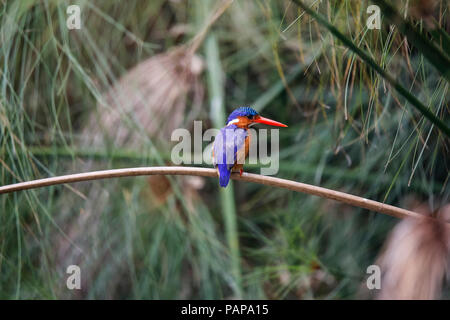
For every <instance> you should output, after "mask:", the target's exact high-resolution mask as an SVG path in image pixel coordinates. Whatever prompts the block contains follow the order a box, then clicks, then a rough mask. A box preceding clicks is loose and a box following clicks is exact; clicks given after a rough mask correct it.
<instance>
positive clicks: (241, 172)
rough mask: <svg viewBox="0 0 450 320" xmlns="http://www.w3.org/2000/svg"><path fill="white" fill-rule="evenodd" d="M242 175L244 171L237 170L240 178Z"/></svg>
mask: <svg viewBox="0 0 450 320" xmlns="http://www.w3.org/2000/svg"><path fill="white" fill-rule="evenodd" d="M243 173H244V169H240V170H239V176H241V177H242V174H243Z"/></svg>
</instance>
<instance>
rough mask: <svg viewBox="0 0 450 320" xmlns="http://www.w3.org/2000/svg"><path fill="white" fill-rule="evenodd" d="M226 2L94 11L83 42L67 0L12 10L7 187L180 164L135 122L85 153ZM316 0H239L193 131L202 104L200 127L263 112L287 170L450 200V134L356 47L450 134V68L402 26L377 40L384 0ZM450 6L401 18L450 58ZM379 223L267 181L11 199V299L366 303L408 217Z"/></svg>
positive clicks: (4, 69) (7, 28)
mask: <svg viewBox="0 0 450 320" xmlns="http://www.w3.org/2000/svg"><path fill="white" fill-rule="evenodd" d="M215 3H216V2H215V1H211V3H210V6H209V9H206V10H207V12H203V13H202V14H199V12H198V8H197V6H192V5H191V4H190V2H177V1H162V0H157V1H150V2H145V1H137V0H136V1H134V0H131V1H127V4H126V5H124V4H123V2H121V1H106V0H104V1H103V0H102V1H95V2H90V1H79V2H78V4H79V5H80V6H81V12H82V29H81V30H72V31H69V30H68V29H67V27H66V24H65V19H66V17H67V14H66V7H67V6H68V5H69V4H73V3H71V2H69V1H52V0H46V1H37V0H36V1H34V0H30V1H1V2H0V65H1V69H0V184H2V185H4V184H9V183H14V182H19V181H26V180H31V179H35V178H40V177H47V176H52V175H58V174H67V173H72V172H78V171H83V170H85V169H86V168H88V167H89V166H96V167H99V168H104V169H107V168H117V167H130V166H138V165H162V164H166V163H167V162H169V161H170V152H171V145H170V143H169V142H168V141H165V140H161V138H159V137H156V136H153V135H152V134H151V133H149V131H147V130H146V127H145V126H143V125H142V123H140V119H139V118H136V117H133V115H132V114H131V115H130V114H126V113H123V114H121V117H122V118H121V119H122V120H123V121H122V122H121V123H120V127H119V128H117V130H119V129H126V130H129V131H130V132H133V133H135V134H136V136H137V137H138V141H135V144H134V145H131V144H130V145H117V144H115V143H114V141H110V140H108V139H106V140H105V141H104V142H103V145H100V146H98V145H96V146H87V145H84V144H83V143H82V141H83V139H84V138H85V137H86V135H87V136H89V134H90V133H89V131H88V132H86V127H87V124H88V120H89V119H91V117H92V116H93V115H95V114H97V115H98V116H99V117H102V116H106V115H107V114H109V113H111V112H115V111H117V110H116V109H114V108H115V107H114V106H111V105H104V104H102V103H101V102H102V101H103V102H104V100H105V98H104V96H105V92H107V91H108V90H109V89H110V88H111V87H113V85H114V84H115V83H117V82H118V80H119V78H120V77H121V76H122V75H124V74H126V73H127V71H128V70H130V69H131V68H132V67H133V66H135V65H137V64H138V63H140V62H141V61H143V60H144V59H148V58H151V57H154V56H155V55H157V54H164V53H166V52H168V51H170V49H171V48H173V47H174V46H177V45H180V44H183V43H187V42H188V41H189V40H190V39H192V38H193V37H194V36H195V35H196V33H197V32H198V30H199V26H200V25H201V24H202V22H203V21H204V20H203V19H204V17H205V15H206V14H207V13H209V12H210V10H212V9H211V8H212V7H214V4H215ZM304 3H305V5H306V6H308V7H311V8H312V9H311V10H312V11H311V12H310V13H313V15H310V14H308V13H306V14H305V13H304V11H303V10H299V9H298V7H297V6H296V5H295V4H294V3H292V2H291V1H287V0H286V1H269V0H259V1H234V3H233V4H232V6H231V7H230V8H229V9H228V11H227V12H226V13H225V14H224V15H223V16H222V17H221V18H220V19H219V20H218V21H217V22H216V23H215V24H214V25H213V26H212V28H211V29H210V30H209V33H208V40H207V41H206V42H205V43H204V44H203V47H202V48H201V50H200V51H199V55H200V56H201V57H202V58H203V59H204V62H205V66H206V69H205V71H204V72H203V74H202V75H201V79H202V82H203V83H204V86H205V88H206V92H207V95H206V96H205V98H204V99H203V100H202V101H201V103H200V106H197V105H196V103H197V102H195V101H194V99H192V98H191V97H188V98H187V100H186V108H185V109H184V111H183V114H181V118H182V119H184V120H183V121H182V127H184V128H187V129H191V128H192V119H191V115H192V113H191V111H192V110H197V109H196V108H198V110H200V111H199V112H198V114H196V119H198V120H204V124H207V125H209V126H211V127H218V126H221V125H223V122H224V121H223V119H225V116H226V114H227V113H229V112H230V111H231V110H232V109H234V108H235V107H237V106H242V105H250V106H254V107H255V108H256V109H257V110H258V111H260V112H261V113H262V114H263V115H264V116H267V117H272V118H274V119H276V120H278V121H281V122H284V123H287V124H288V125H289V128H286V130H282V131H280V171H279V173H278V175H279V176H280V177H283V178H288V179H293V180H298V181H304V182H307V183H313V184H318V185H321V186H324V187H327V188H333V189H336V190H342V191H346V192H350V193H354V194H358V195H361V196H365V197H368V198H373V199H376V200H379V201H385V202H386V203H389V204H394V205H399V206H402V207H408V205H409V203H410V201H411V199H417V200H420V201H424V202H427V203H428V204H429V206H430V207H431V208H432V209H435V208H437V207H439V206H440V205H441V204H443V203H446V202H448V199H449V194H450V192H449V191H450V189H449V186H448V179H449V168H448V163H449V161H448V156H449V154H448V147H449V144H448V142H449V141H448V137H446V136H445V134H442V133H441V132H442V131H440V130H438V126H437V122H435V123H433V122H430V121H428V119H427V118H426V117H425V116H424V114H423V113H422V112H421V110H420V109H416V108H414V106H413V104H414V102H413V101H411V100H408V97H405V96H404V95H402V93H401V92H400V93H399V92H398V91H396V90H395V88H394V87H393V86H392V85H389V81H386V79H385V77H383V75H382V74H381V75H380V74H379V73H377V70H374V68H373V66H372V65H370V64H368V63H367V61H363V60H361V59H360V57H358V56H357V54H356V55H355V51H354V49H355V48H357V49H358V50H363V51H364V52H365V53H366V55H367V56H368V57H369V58H370V59H371V61H373V63H375V64H376V65H377V66H378V67H379V68H381V69H382V70H384V72H388V74H389V76H390V77H392V78H393V79H395V81H396V82H397V83H398V84H399V85H400V86H401V87H403V88H404V89H405V90H406V91H407V92H410V93H411V95H412V96H413V97H414V99H416V100H418V101H420V103H422V104H423V105H424V106H425V107H426V108H427V110H429V111H430V112H431V113H432V115H433V117H435V118H436V119H438V120H439V121H440V122H441V123H443V124H444V125H446V126H448V111H449V106H448V102H449V99H448V97H449V95H448V79H447V78H446V76H445V75H446V73H445V72H442V71H445V70H437V68H436V66H435V65H433V63H432V61H430V60H429V59H428V57H427V55H426V54H425V53H424V52H423V51H422V49H423V47H421V46H419V45H417V46H416V44H415V43H414V41H413V40H411V39H409V38H407V39H408V41H407V42H406V40H405V35H404V34H403V33H402V30H401V29H398V28H391V27H390V25H389V22H388V21H387V20H385V16H383V19H382V29H381V30H368V29H367V28H366V18H367V13H366V8H367V6H368V5H369V2H368V1H353V0H345V1H322V2H317V1H309V2H306V1H305V2H304ZM407 4H408V6H407ZM448 6H449V5H448V3H446V2H445V1H437V6H436V7H435V11H434V15H433V17H432V18H433V21H435V22H436V25H437V27H436V28H434V29H428V28H429V27H428V26H427V25H425V24H424V22H423V20H420V19H418V18H413V17H411V15H410V14H409V12H410V11H411V10H412V9H413V8H411V2H408V1H401V2H396V3H395V10H396V11H397V12H398V13H399V14H400V15H401V16H402V17H404V15H405V13H406V17H407V19H406V20H407V22H408V23H409V24H411V25H412V26H414V30H415V31H417V32H419V33H420V34H421V37H428V38H427V39H429V40H430V41H433V46H436V47H438V48H439V49H440V50H441V51H442V52H443V53H444V54H445V53H446V52H448V50H445V48H446V47H445V46H446V42H445V41H444V40H443V39H445V37H446V36H448V34H447V33H446V32H448V30H449V25H448V21H449V19H448V17H449V7H448ZM405 10H408V12H405ZM318 17H322V18H323V19H322V20H321V19H317V18H318ZM386 18H387V17H386ZM324 21H325V22H327V24H324V23H322V22H324ZM329 26H333V28H335V30H336V31H337V32H339V34H342V35H343V36H344V37H345V39H347V40H348V41H349V42H351V45H350V43H346V42H343V41H342V39H339V38H336V34H333V33H331V32H330V29H329ZM437 35H440V36H439V37H440V38H438V40H436V37H437ZM435 40H436V41H435ZM214 49H216V50H217V51H215V50H214ZM352 50H353V51H352ZM214 67H220V69H221V72H215V70H216V69H215V68H214ZM217 99H220V101H221V106H222V107H221V108H220V110H221V111H218V112H217V111H216V109H212V103H211V101H212V100H214V101H217ZM211 110H214V111H213V112H211ZM119 111H120V110H119ZM148 112H152V111H151V110H150V109H149V111H148ZM185 116H186V117H185ZM154 117H155V119H157V115H156V114H155V115H154ZM160 125H161V126H164V123H161V124H160ZM204 129H206V128H205V125H204ZM90 130H96V131H95V132H96V133H104V134H105V136H106V137H107V136H108V134H109V132H107V131H106V130H108V129H107V128H104V127H102V126H98V127H97V128H95V127H94V128H93V129H90ZM245 168H246V170H249V171H254V172H258V170H257V169H258V166H254V165H249V166H246V167H245ZM158 191H159V192H158ZM220 198H221V199H222V201H219V199H220ZM362 211H364V210H362V209H355V208H350V207H347V206H344V205H339V204H337V203H335V202H331V201H323V200H322V199H318V198H316V197H311V196H306V195H299V194H293V193H291V192H289V191H286V190H274V189H271V188H266V187H261V186H257V185H252V184H240V183H235V184H234V189H231V188H230V189H227V191H225V192H223V193H222V194H221V192H219V188H218V187H217V184H216V183H215V182H214V181H206V180H205V181H186V180H183V179H178V178H174V179H171V180H169V181H165V180H164V181H147V179H145V178H135V179H123V180H120V181H116V182H115V183H111V184H108V183H104V182H95V183H93V184H75V185H72V186H64V187H50V188H45V189H39V190H30V191H25V192H21V193H16V194H13V195H7V196H5V195H3V196H1V197H0V275H1V276H0V298H5V299H13V298H51V299H54V298H155V299H158V298H208V299H210V298H230V297H236V296H240V297H243V298H276V299H278V298H318V299H338V298H357V297H359V296H360V291H361V283H364V282H365V277H366V273H365V272H366V268H367V266H368V265H370V264H372V263H373V262H374V258H375V256H376V255H377V253H378V251H379V248H380V247H381V245H382V243H383V241H384V240H385V238H386V235H387V233H388V232H389V230H390V229H391V228H392V226H393V224H394V223H395V222H396V221H395V220H394V219H392V218H389V217H384V216H379V215H376V214H374V213H369V212H362ZM70 264H78V265H80V267H81V270H82V290H81V291H70V290H68V289H67V288H66V285H65V283H66V282H65V280H66V277H67V275H66V273H65V271H66V267H67V266H68V265H70ZM447 290H448V289H447Z"/></svg>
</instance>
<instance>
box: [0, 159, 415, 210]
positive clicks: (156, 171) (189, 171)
mask: <svg viewBox="0 0 450 320" xmlns="http://www.w3.org/2000/svg"><path fill="white" fill-rule="evenodd" d="M147 175H189V176H202V177H217V171H216V170H215V169H209V168H195V167H175V166H173V167H142V168H125V169H114V170H103V171H92V172H85V173H77V174H69V175H65V176H58V177H52V178H45V179H39V180H32V181H26V182H21V183H16V184H11V185H6V186H1V187H0V194H2V193H10V192H14V191H20V190H27V189H33V188H39V187H46V186H53V185H58V184H65V183H73V182H81V181H90V180H100V179H107V178H119V177H131V176H147ZM231 178H232V179H235V180H241V181H245V182H254V183H259V184H263V185H268V186H272V187H277V188H284V189H289V190H292V191H296V192H301V193H306V194H311V195H315V196H319V197H323V198H327V199H333V200H336V201H340V202H344V203H347V204H349V205H352V206H355V207H360V208H364V209H368V210H371V211H375V212H380V213H384V214H387V215H390V216H394V217H396V218H407V217H413V218H414V217H415V218H423V215H421V214H419V213H416V212H413V211H409V210H405V209H402V208H398V207H394V206H391V205H388V204H384V203H381V202H378V201H374V200H370V199H366V198H362V197H358V196H354V195H351V194H348V193H345V192H340V191H335V190H331V189H326V188H322V187H317V186H313V185H309V184H305V183H301V182H296V181H291V180H286V179H280V178H275V177H269V176H262V175H259V174H253V173H246V172H244V173H243V175H242V176H239V174H232V176H231Z"/></svg>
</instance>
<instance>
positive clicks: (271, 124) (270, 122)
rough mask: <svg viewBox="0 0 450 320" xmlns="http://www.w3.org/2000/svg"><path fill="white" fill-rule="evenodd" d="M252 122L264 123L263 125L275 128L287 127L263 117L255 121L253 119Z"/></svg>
mask: <svg viewBox="0 0 450 320" xmlns="http://www.w3.org/2000/svg"><path fill="white" fill-rule="evenodd" d="M253 122H256V123H264V124H268V125H270V126H276V127H287V125H285V124H283V123H281V122H278V121H275V120H272V119H268V118H264V117H261V116H259V117H257V118H256V119H254V120H253Z"/></svg>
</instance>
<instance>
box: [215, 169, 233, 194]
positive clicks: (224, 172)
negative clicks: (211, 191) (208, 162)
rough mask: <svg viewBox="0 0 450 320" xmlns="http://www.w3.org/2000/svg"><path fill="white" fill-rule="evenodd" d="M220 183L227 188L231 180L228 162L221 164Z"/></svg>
mask: <svg viewBox="0 0 450 320" xmlns="http://www.w3.org/2000/svg"><path fill="white" fill-rule="evenodd" d="M217 167H218V169H219V184H220V186H221V187H223V188H225V187H226V186H227V185H228V182H229V181H230V175H231V170H230V169H228V167H227V165H226V164H219V165H218V166H217Z"/></svg>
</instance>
